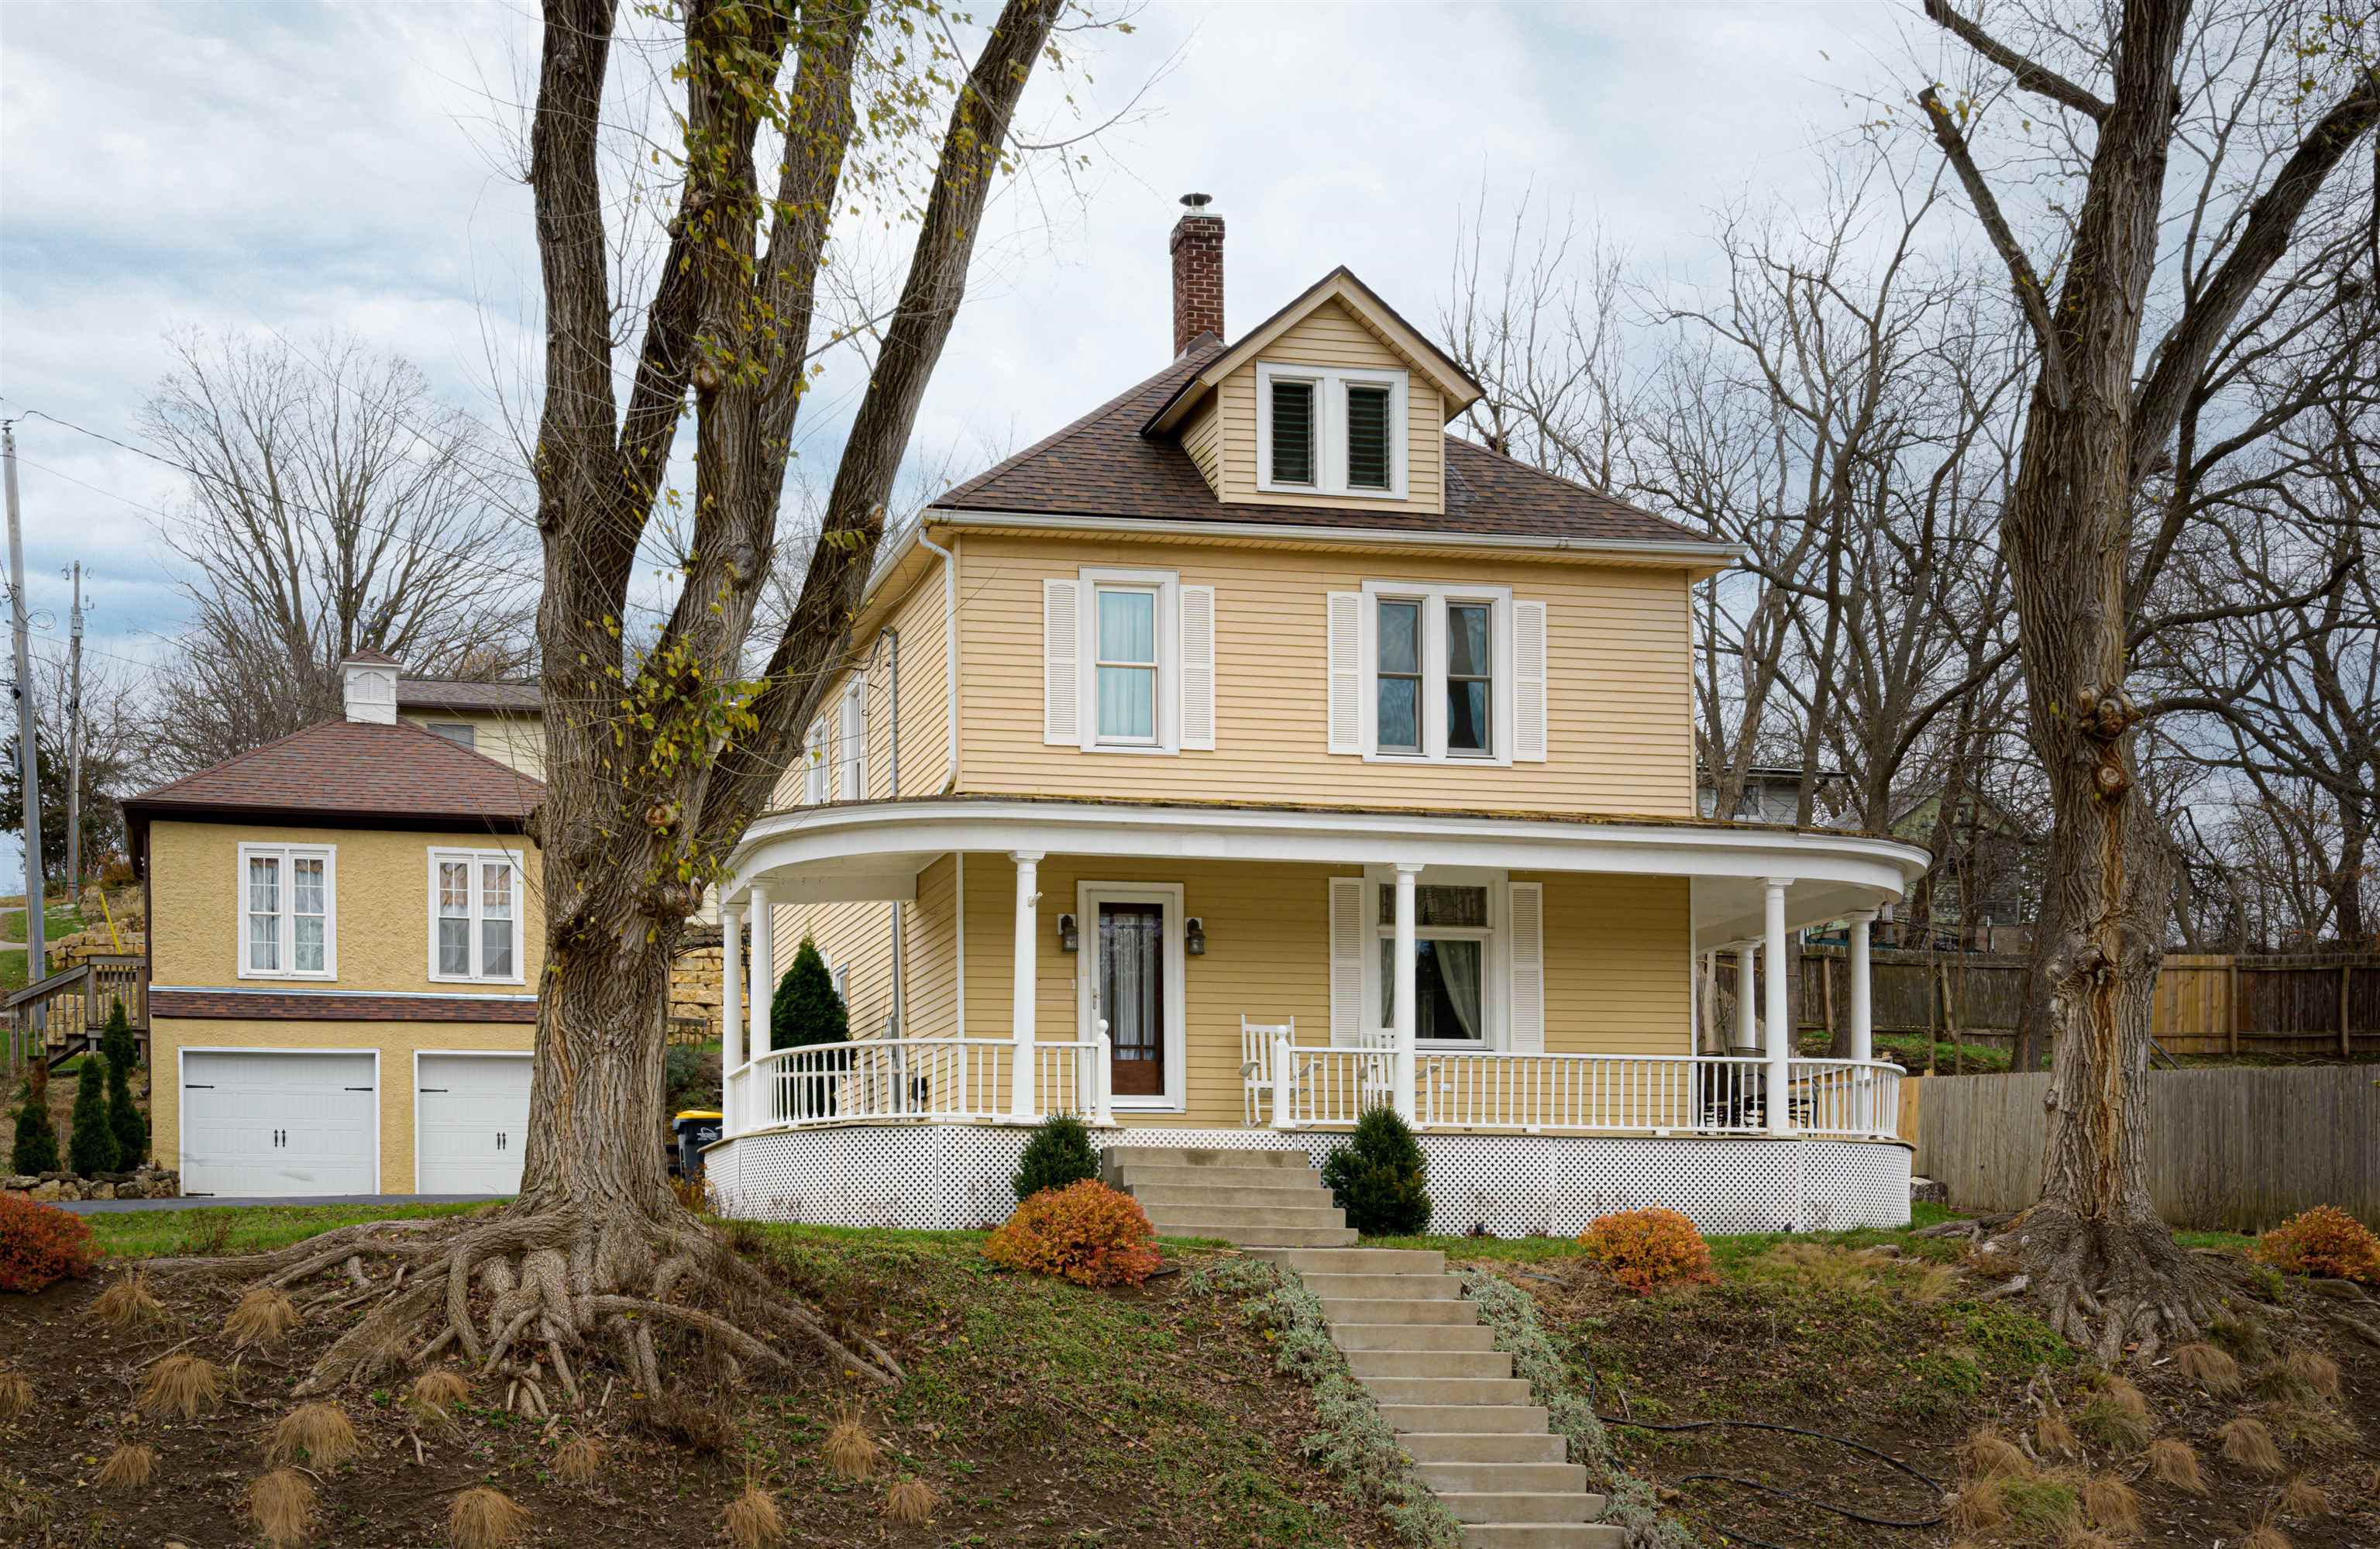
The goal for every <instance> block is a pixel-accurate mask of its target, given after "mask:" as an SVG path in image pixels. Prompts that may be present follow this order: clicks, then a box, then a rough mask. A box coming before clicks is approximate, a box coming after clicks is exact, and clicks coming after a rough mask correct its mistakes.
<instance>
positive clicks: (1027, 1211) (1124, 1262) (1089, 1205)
mask: <svg viewBox="0 0 2380 1549" xmlns="http://www.w3.org/2000/svg"><path fill="white" fill-rule="evenodd" d="M983 1253H984V1257H985V1258H988V1259H990V1261H991V1262H993V1263H996V1264H1002V1265H1005V1266H1006V1267H1008V1268H1010V1269H1021V1270H1025V1271H1026V1272H1028V1273H1030V1274H1034V1275H1061V1276H1062V1277H1064V1278H1065V1279H1068V1280H1071V1281H1073V1282H1074V1283H1075V1285H1077V1286H1137V1285H1139V1284H1140V1283H1141V1282H1142V1281H1144V1280H1146V1279H1147V1278H1148V1277H1149V1276H1150V1275H1153V1274H1155V1273H1156V1272H1157V1266H1158V1263H1159V1262H1160V1261H1159V1259H1158V1255H1157V1229H1156V1228H1155V1227H1154V1226H1150V1225H1149V1224H1148V1213H1147V1212H1146V1211H1144V1210H1142V1209H1141V1208H1140V1201H1137V1200H1135V1199H1134V1198H1133V1197H1132V1196H1131V1195H1129V1194H1126V1193H1123V1192H1121V1191H1119V1190H1117V1189H1111V1188H1109V1187H1108V1186H1107V1185H1106V1184H1104V1183H1101V1182H1099V1180H1098V1179H1096V1178H1085V1179H1083V1180H1082V1181H1080V1182H1078V1183H1070V1184H1068V1185H1067V1186H1066V1187H1065V1188H1063V1189H1045V1190H1043V1191H1042V1192H1040V1193H1038V1194H1036V1195H1034V1196H1033V1197H1032V1198H1031V1199H1029V1200H1026V1201H1022V1202H1021V1203H1019V1204H1018V1205H1017V1207H1016V1212H1015V1214H1013V1215H1011V1216H1010V1217H1009V1218H1008V1224H1007V1225H1006V1226H1002V1227H1001V1228H1000V1230H998V1231H996V1232H994V1233H992V1234H991V1236H990V1238H989V1239H988V1240H986V1241H985V1243H984V1245H983Z"/></svg>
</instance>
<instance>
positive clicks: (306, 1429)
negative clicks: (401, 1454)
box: [264, 1404, 363, 1469]
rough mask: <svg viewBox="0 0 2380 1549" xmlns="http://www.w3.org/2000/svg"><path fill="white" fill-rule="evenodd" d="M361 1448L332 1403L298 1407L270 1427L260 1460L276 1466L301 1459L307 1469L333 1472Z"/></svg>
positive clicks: (349, 1424) (352, 1429) (352, 1428)
mask: <svg viewBox="0 0 2380 1549" xmlns="http://www.w3.org/2000/svg"><path fill="white" fill-rule="evenodd" d="M362 1447H363V1444H362V1443H361V1442H360V1441H358V1439H357V1437H356V1428H355V1426H354V1424H353V1423H352V1422H350V1421H348V1419H347V1414H346V1410H345V1409H340V1408H339V1407H338V1406H337V1405H336V1404H300V1405H298V1406H297V1408H296V1409H292V1410H290V1411H289V1412H288V1413H287V1414H285V1415H283V1416H282V1417H281V1420H280V1421H279V1423H277V1424H275V1425H274V1426H273V1434H272V1435H271V1436H270V1437H268V1438H267V1439H266V1441H265V1444H264V1460H265V1461H266V1462H267V1463H270V1464H273V1465H275V1466H278V1465H280V1464H283V1463H295V1462H297V1461H299V1460H300V1459H303V1460H304V1461H305V1462H306V1464H307V1465H308V1466H309V1467H310V1468H315V1469H335V1468H337V1467H338V1466H339V1465H340V1464H342V1463H344V1462H346V1460H347V1459H348V1458H353V1457H354V1456H355V1455H356V1454H357V1453H358V1451H360V1450H362Z"/></svg>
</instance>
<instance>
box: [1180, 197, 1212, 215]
mask: <svg viewBox="0 0 2380 1549" xmlns="http://www.w3.org/2000/svg"><path fill="white" fill-rule="evenodd" d="M1214 202H1215V196H1214V195H1213V194H1202V193H1186V194H1184V195H1183V196H1182V203H1183V206H1184V208H1185V209H1187V210H1188V211H1189V212H1190V213H1192V214H1194V215H1203V214H1205V213H1207V206H1208V205H1209V204H1212V203H1214Z"/></svg>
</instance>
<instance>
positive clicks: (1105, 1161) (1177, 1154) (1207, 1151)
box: [1099, 1146, 1314, 1177]
mask: <svg viewBox="0 0 2380 1549" xmlns="http://www.w3.org/2000/svg"><path fill="white" fill-rule="evenodd" d="M1135 1163H1140V1164H1144V1165H1148V1166H1155V1167H1272V1168H1278V1169H1280V1170H1281V1171H1284V1172H1288V1171H1295V1172H1300V1173H1304V1174H1305V1176H1306V1177H1313V1176H1314V1164H1313V1163H1311V1162H1309V1161H1307V1160H1306V1158H1305V1153H1304V1152H1302V1151H1227V1150H1224V1149H1222V1148H1220V1147H1216V1146H1110V1147H1109V1148H1108V1149H1107V1150H1105V1151H1103V1152H1101V1153H1099V1165H1100V1166H1102V1167H1107V1166H1127V1165H1132V1164H1135Z"/></svg>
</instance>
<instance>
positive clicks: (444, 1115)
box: [413, 1055, 529, 1194]
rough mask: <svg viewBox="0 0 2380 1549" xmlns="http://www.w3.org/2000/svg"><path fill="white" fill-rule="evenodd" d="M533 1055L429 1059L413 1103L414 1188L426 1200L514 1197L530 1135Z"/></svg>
mask: <svg viewBox="0 0 2380 1549" xmlns="http://www.w3.org/2000/svg"><path fill="white" fill-rule="evenodd" d="M528 1071H529V1059H528V1055H422V1056H421V1058H420V1063H419V1066H418V1067H417V1069H416V1074H417V1075H418V1077H419V1079H417V1080H416V1081H415V1082H414V1086H415V1088H416V1091H415V1092H414V1099H413V1100H414V1102H415V1103H416V1104H419V1107H418V1108H417V1109H416V1110H415V1114H416V1119H417V1123H418V1125H419V1128H417V1130H416V1131H415V1134H416V1136H417V1137H418V1144H419V1150H418V1152H417V1153H416V1155H417V1157H418V1160H417V1161H416V1163H415V1165H414V1184H413V1187H414V1188H415V1189H417V1190H419V1192H421V1193H424V1194H511V1193H516V1192H518V1190H519V1189H520V1174H521V1143H522V1141H523V1140H524V1139H526V1137H527V1136H528Z"/></svg>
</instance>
